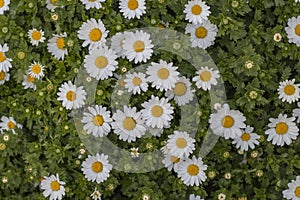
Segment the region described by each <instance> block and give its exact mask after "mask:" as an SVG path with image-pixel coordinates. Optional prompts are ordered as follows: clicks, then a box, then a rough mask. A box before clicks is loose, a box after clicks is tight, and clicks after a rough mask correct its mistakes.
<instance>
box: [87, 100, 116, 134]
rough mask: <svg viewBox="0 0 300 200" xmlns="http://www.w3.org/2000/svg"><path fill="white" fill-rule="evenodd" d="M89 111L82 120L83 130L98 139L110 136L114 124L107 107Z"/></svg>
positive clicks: (90, 108)
mask: <svg viewBox="0 0 300 200" xmlns="http://www.w3.org/2000/svg"><path fill="white" fill-rule="evenodd" d="M87 109H88V112H84V113H83V118H82V120H81V122H82V123H84V126H83V129H84V130H86V131H87V134H93V135H94V136H96V137H98V136H99V137H103V136H104V135H108V133H109V132H110V130H111V127H110V123H111V122H112V118H111V117H110V111H107V110H106V109H107V108H106V107H102V106H98V105H96V106H94V107H88V108H87Z"/></svg>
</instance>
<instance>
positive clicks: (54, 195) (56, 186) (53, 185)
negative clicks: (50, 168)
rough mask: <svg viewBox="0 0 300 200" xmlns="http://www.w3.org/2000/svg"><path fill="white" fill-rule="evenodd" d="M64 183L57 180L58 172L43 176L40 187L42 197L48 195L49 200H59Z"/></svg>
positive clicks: (63, 193) (63, 190) (62, 194)
mask: <svg viewBox="0 0 300 200" xmlns="http://www.w3.org/2000/svg"><path fill="white" fill-rule="evenodd" d="M65 184H66V183H65V182H63V181H60V180H59V176H58V174H56V176H54V175H51V176H50V177H47V176H44V179H43V180H42V181H41V189H42V190H44V192H43V195H44V197H48V196H50V197H49V199H50V200H56V199H57V200H61V199H62V197H63V196H64V195H65V187H64V186H63V185H65Z"/></svg>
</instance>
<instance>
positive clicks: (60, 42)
mask: <svg viewBox="0 0 300 200" xmlns="http://www.w3.org/2000/svg"><path fill="white" fill-rule="evenodd" d="M56 46H57V47H58V48H59V49H62V50H64V49H65V48H64V47H65V40H64V39H63V38H58V39H57V41H56Z"/></svg>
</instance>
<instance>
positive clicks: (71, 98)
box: [66, 91, 76, 101]
mask: <svg viewBox="0 0 300 200" xmlns="http://www.w3.org/2000/svg"><path fill="white" fill-rule="evenodd" d="M66 98H67V99H68V100H69V101H74V100H75V99H76V93H75V92H74V91H69V92H67V94H66Z"/></svg>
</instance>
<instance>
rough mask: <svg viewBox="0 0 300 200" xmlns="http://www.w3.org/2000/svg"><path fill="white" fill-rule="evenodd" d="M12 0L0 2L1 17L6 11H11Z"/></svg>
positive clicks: (1, 0) (0, 0)
mask: <svg viewBox="0 0 300 200" xmlns="http://www.w3.org/2000/svg"><path fill="white" fill-rule="evenodd" d="M9 4H10V0H0V15H3V14H4V11H6V10H9Z"/></svg>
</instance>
